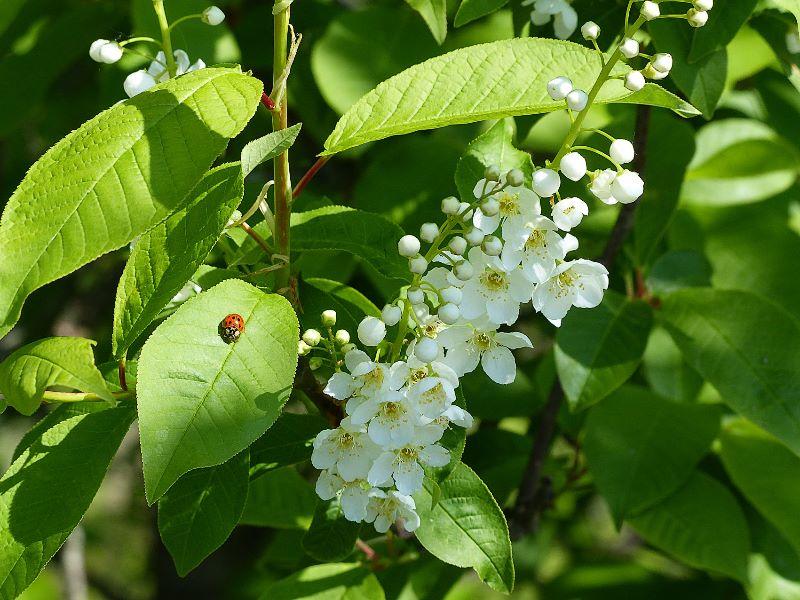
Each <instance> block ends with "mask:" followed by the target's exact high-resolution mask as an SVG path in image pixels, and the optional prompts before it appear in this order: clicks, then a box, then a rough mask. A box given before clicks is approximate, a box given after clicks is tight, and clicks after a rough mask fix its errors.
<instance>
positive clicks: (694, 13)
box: [686, 8, 708, 27]
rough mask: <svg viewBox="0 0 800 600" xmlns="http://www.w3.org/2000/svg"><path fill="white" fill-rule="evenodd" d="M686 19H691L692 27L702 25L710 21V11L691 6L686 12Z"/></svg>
mask: <svg viewBox="0 0 800 600" xmlns="http://www.w3.org/2000/svg"><path fill="white" fill-rule="evenodd" d="M686 20H687V21H689V25H691V26H692V27H702V26H703V25H705V24H706V23H708V13H707V12H706V11H704V10H697V9H695V8H690V9H689V10H688V11H687V12H686Z"/></svg>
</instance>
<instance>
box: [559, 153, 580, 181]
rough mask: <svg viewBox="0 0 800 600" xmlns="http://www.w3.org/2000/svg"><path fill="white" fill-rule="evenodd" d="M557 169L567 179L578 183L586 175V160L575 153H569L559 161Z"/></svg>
mask: <svg viewBox="0 0 800 600" xmlns="http://www.w3.org/2000/svg"><path fill="white" fill-rule="evenodd" d="M559 169H560V171H561V172H562V173H563V174H564V177H566V178H567V179H570V180H572V181H578V180H580V179H582V178H583V176H584V175H586V159H585V158H583V157H582V156H581V155H580V154H578V153H577V152H569V153H568V154H565V155H564V158H562V159H561V164H559Z"/></svg>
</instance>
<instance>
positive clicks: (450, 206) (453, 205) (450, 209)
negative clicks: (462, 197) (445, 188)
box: [442, 196, 461, 215]
mask: <svg viewBox="0 0 800 600" xmlns="http://www.w3.org/2000/svg"><path fill="white" fill-rule="evenodd" d="M460 205H461V202H460V201H459V199H458V198H456V197H455V196H448V197H447V198H445V199H444V200H442V212H443V213H444V214H446V215H455V214H458V208H459V206H460Z"/></svg>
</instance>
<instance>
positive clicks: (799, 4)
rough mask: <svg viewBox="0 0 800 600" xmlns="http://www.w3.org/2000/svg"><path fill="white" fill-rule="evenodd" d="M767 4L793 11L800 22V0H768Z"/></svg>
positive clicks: (799, 22)
mask: <svg viewBox="0 0 800 600" xmlns="http://www.w3.org/2000/svg"><path fill="white" fill-rule="evenodd" d="M765 4H767V5H768V6H773V7H775V8H777V9H780V10H783V11H785V12H790V13H792V14H793V15H794V17H795V19H797V23H798V24H800V0H766V2H765Z"/></svg>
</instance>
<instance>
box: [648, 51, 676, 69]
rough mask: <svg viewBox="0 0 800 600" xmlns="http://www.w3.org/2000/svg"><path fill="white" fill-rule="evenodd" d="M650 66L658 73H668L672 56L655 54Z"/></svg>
mask: <svg viewBox="0 0 800 600" xmlns="http://www.w3.org/2000/svg"><path fill="white" fill-rule="evenodd" d="M650 64H652V65H653V68H654V69H655V70H656V71H659V72H660V73H669V72H670V71H671V70H672V55H671V54H669V53H668V52H660V53H658V54H655V55H654V56H653V60H652V61H651V63H650Z"/></svg>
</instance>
